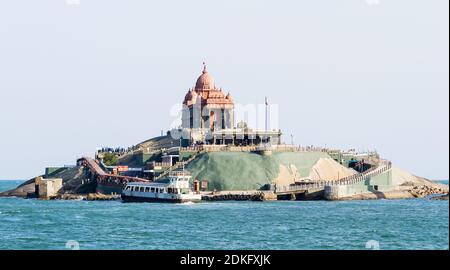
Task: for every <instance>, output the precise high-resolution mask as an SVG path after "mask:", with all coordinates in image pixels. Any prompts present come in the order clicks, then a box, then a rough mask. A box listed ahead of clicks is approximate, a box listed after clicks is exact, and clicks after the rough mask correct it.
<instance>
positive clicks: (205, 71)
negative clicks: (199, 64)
mask: <svg viewBox="0 0 450 270" xmlns="http://www.w3.org/2000/svg"><path fill="white" fill-rule="evenodd" d="M202 72H203V73H207V72H208V71H207V70H206V63H205V61H203V71H202Z"/></svg>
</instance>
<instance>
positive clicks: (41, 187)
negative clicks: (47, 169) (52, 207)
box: [34, 176, 63, 199]
mask: <svg viewBox="0 0 450 270" xmlns="http://www.w3.org/2000/svg"><path fill="white" fill-rule="evenodd" d="M34 183H35V193H36V196H37V197H38V198H40V199H49V198H51V197H54V196H56V195H58V192H59V191H60V190H61V189H62V186H63V180H62V178H53V179H44V178H42V177H41V176H39V177H36V178H35V179H34Z"/></svg>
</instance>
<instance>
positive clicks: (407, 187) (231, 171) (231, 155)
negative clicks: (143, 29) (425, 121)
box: [0, 65, 449, 200]
mask: <svg viewBox="0 0 450 270" xmlns="http://www.w3.org/2000/svg"><path fill="white" fill-rule="evenodd" d="M267 105H268V104H267V101H266V107H267ZM234 115H235V113H234V101H233V98H232V96H231V94H230V93H227V94H225V93H224V91H223V90H222V89H221V88H218V87H216V85H215V83H214V79H213V78H212V76H211V75H210V74H209V73H208V71H207V69H206V65H205V66H204V68H203V71H202V74H201V75H200V77H199V78H198V79H197V81H196V84H195V86H194V87H193V88H191V89H189V90H188V92H187V94H186V96H185V98H184V100H183V112H182V125H181V126H180V127H179V128H176V129H172V130H169V131H167V134H166V135H162V136H159V137H156V138H152V139H149V140H147V141H144V142H141V143H139V144H137V145H134V146H132V147H128V148H120V147H119V148H110V147H103V148H101V149H98V150H97V151H96V153H95V157H94V158H89V157H84V158H81V159H79V160H77V161H76V165H74V166H71V167H49V168H46V170H45V174H43V175H41V176H39V177H37V178H33V179H30V180H29V181H26V182H24V183H23V184H21V185H20V186H19V187H17V188H15V189H13V190H10V191H6V192H3V193H0V196H17V197H24V198H26V197H28V198H29V197H40V198H51V199H89V200H97V199H99V200H110V199H117V198H118V197H119V195H120V193H121V190H122V188H123V187H124V186H125V185H126V183H128V182H152V181H156V182H157V181H164V180H165V178H166V177H167V175H168V174H169V173H170V172H172V171H176V170H186V171H188V172H189V173H190V174H191V175H192V178H193V179H194V181H193V183H192V185H193V187H194V189H195V191H196V192H198V193H201V194H203V198H204V200H315V199H326V200H355V199H358V200H362V199H381V198H383V199H398V198H421V197H426V196H428V195H431V194H447V198H448V192H449V189H448V186H447V185H441V184H438V183H435V182H433V181H430V180H428V179H425V178H422V177H419V176H415V175H413V174H410V173H408V172H406V171H404V170H402V169H400V168H398V167H396V166H395V164H392V163H391V162H390V161H388V160H385V159H383V158H382V157H380V155H379V154H378V153H377V152H375V151H372V152H357V151H355V150H346V151H344V150H339V149H329V148H322V147H314V146H296V145H293V144H285V143H283V142H282V138H281V137H282V131H281V130H275V129H270V128H269V127H268V124H267V119H266V126H265V128H264V129H252V128H250V127H249V126H248V125H247V123H245V122H243V121H241V122H239V123H237V124H236V125H235V120H234V117H235V116H234ZM266 116H267V109H266ZM266 118H267V117H266Z"/></svg>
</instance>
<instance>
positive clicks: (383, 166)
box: [275, 161, 392, 192]
mask: <svg viewBox="0 0 450 270" xmlns="http://www.w3.org/2000/svg"><path fill="white" fill-rule="evenodd" d="M391 168H392V163H391V162H390V161H382V162H381V163H380V165H379V166H377V167H373V168H370V169H369V170H367V171H365V172H362V173H358V174H354V175H351V176H347V177H344V178H342V179H338V180H320V181H315V182H311V183H305V184H295V185H288V186H276V188H275V192H290V191H299V190H310V189H321V188H324V187H325V186H335V185H339V186H343V185H353V184H356V183H359V182H362V181H366V180H369V179H370V178H371V177H374V176H376V175H379V174H382V173H384V172H386V171H388V170H390V169H391Z"/></svg>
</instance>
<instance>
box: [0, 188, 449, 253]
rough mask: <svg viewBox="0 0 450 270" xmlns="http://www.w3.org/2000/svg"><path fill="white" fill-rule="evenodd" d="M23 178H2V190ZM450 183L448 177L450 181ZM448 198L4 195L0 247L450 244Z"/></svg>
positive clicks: (416, 246) (432, 246)
mask: <svg viewBox="0 0 450 270" xmlns="http://www.w3.org/2000/svg"><path fill="white" fill-rule="evenodd" d="M20 183H21V182H20V181H0V191H3V190H7V189H10V188H13V187H15V186H17V185H18V184H20ZM445 183H446V184H448V181H446V182H445ZM448 224H449V203H448V201H439V200H429V199H408V200H376V201H340V202H328V201H296V202H290V201H278V202H205V203H198V204H156V203H154V204H124V203H121V202H119V201H114V202H95V201H93V202H88V201H41V200H34V199H21V198H0V249H68V248H79V249H82V250H83V249H108V250H111V249H302V250H303V249H307V250H310V249H366V248H374V249H378V248H379V249H389V250H391V249H449V226H448Z"/></svg>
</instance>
